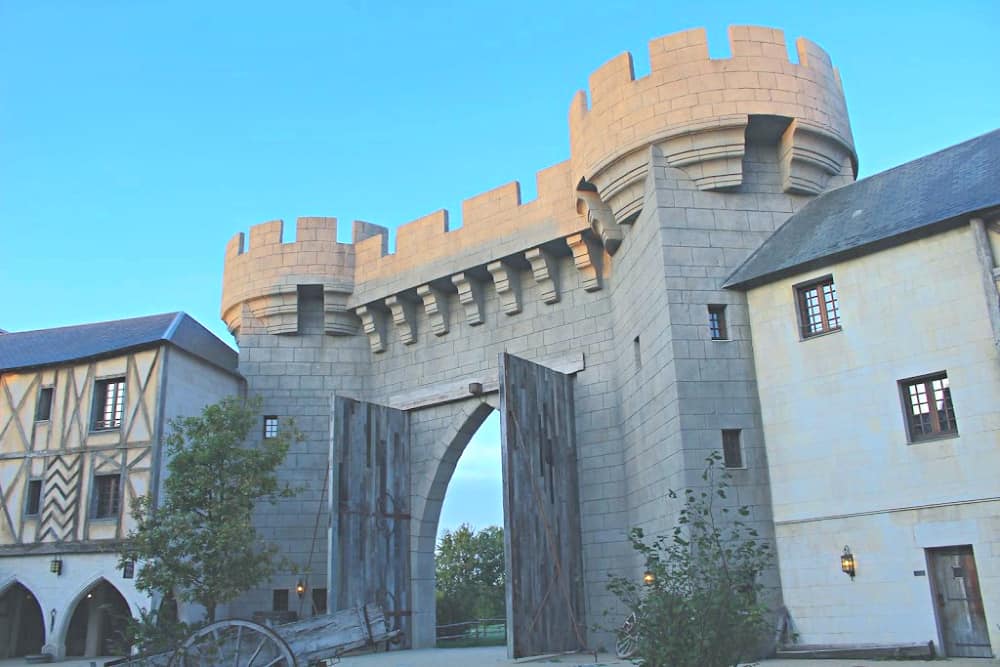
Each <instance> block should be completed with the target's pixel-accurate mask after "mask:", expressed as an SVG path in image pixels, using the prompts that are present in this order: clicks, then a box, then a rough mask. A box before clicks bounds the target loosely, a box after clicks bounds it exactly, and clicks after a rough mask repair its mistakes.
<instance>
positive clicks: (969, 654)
mask: <svg viewBox="0 0 1000 667" xmlns="http://www.w3.org/2000/svg"><path fill="white" fill-rule="evenodd" d="M927 567H928V569H929V570H930V574H931V577H930V580H931V594H932V595H933V596H934V605H935V612H936V613H937V621H938V628H939V629H940V631H941V640H942V641H943V642H944V654H945V655H946V656H949V657H966V658H990V657H993V651H992V649H991V647H990V636H989V629H988V627H987V625H986V613H985V611H984V610H983V596H982V594H981V593H980V590H979V576H978V573H977V572H976V560H975V557H974V556H973V553H972V547H971V546H969V545H964V546H954V547H943V548H939V549H928V550H927Z"/></svg>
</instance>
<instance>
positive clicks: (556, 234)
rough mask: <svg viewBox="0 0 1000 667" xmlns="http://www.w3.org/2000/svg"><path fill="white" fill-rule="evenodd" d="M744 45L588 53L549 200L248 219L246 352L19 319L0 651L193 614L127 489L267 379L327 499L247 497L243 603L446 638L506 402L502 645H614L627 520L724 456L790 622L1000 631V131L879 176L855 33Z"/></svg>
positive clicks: (306, 477) (268, 403)
mask: <svg viewBox="0 0 1000 667" xmlns="http://www.w3.org/2000/svg"><path fill="white" fill-rule="evenodd" d="M729 41H730V52H731V54H732V56H731V57H729V58H723V59H711V58H709V56H708V52H709V51H708V45H707V43H706V37H705V32H704V31H703V30H688V31H685V32H680V33H676V34H673V35H668V36H666V37H662V38H659V39H655V40H653V41H652V42H650V49H649V51H650V53H649V58H650V74H649V75H648V76H646V77H643V78H640V79H636V78H635V76H634V72H633V66H632V57H631V55H630V54H627V53H626V54H622V55H621V56H619V57H617V58H614V59H612V60H610V61H609V62H608V63H606V64H605V65H603V66H602V67H601V68H599V69H598V70H597V71H596V72H594V73H593V75H591V77H590V81H589V90H588V91H587V92H584V91H581V92H579V93H577V95H576V96H575V97H574V98H573V99H572V101H571V103H570V109H569V133H570V134H569V136H570V156H569V159H567V160H566V161H565V162H561V163H559V164H556V165H554V166H551V167H548V168H546V169H543V170H542V171H540V172H538V175H537V192H538V196H537V198H536V199H535V200H534V201H531V202H527V203H522V202H521V197H520V187H519V185H518V184H517V183H516V182H513V183H509V184H506V185H502V186H500V187H498V188H495V189H493V190H490V191H488V192H485V193H483V194H480V195H477V196H474V197H472V198H470V199H468V200H466V201H465V202H464V203H463V205H462V220H463V226H462V227H461V228H459V229H455V230H450V229H449V225H448V213H447V211H443V210H441V211H436V212H433V213H430V214H429V215H426V216H424V217H422V218H419V219H417V220H414V221H413V222H409V223H407V224H404V225H402V226H400V227H399V228H398V229H397V232H396V251H395V252H394V253H388V252H387V248H388V242H387V239H388V230H387V229H386V228H384V227H380V226H378V225H375V224H371V223H368V222H354V223H353V227H352V229H353V241H352V242H351V243H338V242H337V221H336V219H335V218H324V217H307V218H299V220H298V222H297V225H296V229H295V230H294V241H293V240H291V238H292V236H293V234H292V230H290V229H289V230H286V229H284V228H283V227H284V226H283V223H282V222H281V221H271V222H266V223H263V224H259V225H256V226H253V227H251V228H250V233H249V237H245V236H244V234H243V233H239V234H237V235H236V236H234V237H233V238H232V239H231V240H230V241H229V244H228V245H227V247H226V252H225V271H224V278H223V287H222V304H221V306H222V307H221V315H222V319H223V320H224V321H225V322H226V324H227V326H228V328H229V330H230V331H231V332H232V334H233V335H234V337H235V339H236V341H237V343H238V346H239V358H238V373H236V372H235V371H234V369H233V367H232V362H234V360H233V359H232V351H231V350H230V349H229V348H226V347H225V346H224V345H223V344H222V343H221V342H220V341H217V340H215V339H214V338H211V337H210V336H207V332H204V333H203V334H201V333H199V334H198V335H195V333H193V332H195V331H198V332H201V331H202V329H201V328H200V327H198V326H197V325H195V324H194V323H193V322H188V319H189V318H186V316H183V314H170V315H169V317H168V316H165V315H161V316H154V317H152V318H138V319H136V320H123V321H119V322H112V323H102V324H98V325H86V326H83V327H70V328H66V329H53V330H45V331H42V332H20V333H18V332H14V333H7V334H4V335H2V336H0V484H3V488H2V489H0V491H2V493H0V501H2V502H0V505H2V506H3V508H4V512H2V513H0V658H2V657H6V656H8V655H23V654H25V653H30V652H33V651H35V650H38V649H39V648H40V647H44V648H45V650H48V651H51V652H53V653H54V654H57V655H64V654H67V653H69V654H73V655H88V656H90V655H95V654H97V653H98V652H100V650H101V647H102V646H103V645H104V644H105V643H106V640H107V639H108V638H109V637H110V636H111V634H112V629H113V628H112V626H111V625H109V624H108V622H106V620H102V619H105V616H102V615H101V614H102V613H103V612H100V610H101V609H103V608H104V607H105V606H107V605H108V604H111V603H115V604H117V605H118V608H121V609H125V610H126V611H130V612H131V613H133V614H135V613H137V611H138V609H139V608H140V607H142V606H144V605H146V604H148V605H149V606H154V607H159V606H160V605H161V604H163V605H167V606H165V607H164V608H165V609H167V610H170V608H171V607H170V604H171V600H170V599H169V598H167V599H166V600H160V599H158V598H156V597H155V596H154V597H152V598H148V599H147V597H146V596H144V595H139V594H138V592H137V591H136V590H135V588H134V582H133V581H129V579H130V577H131V576H132V575H133V574H134V572H132V573H129V574H126V570H125V568H122V569H121V570H119V569H118V568H117V566H116V564H115V562H116V558H114V556H113V554H114V551H115V548H116V547H117V545H118V541H119V540H120V539H121V537H122V536H123V535H124V533H125V531H127V529H128V527H129V525H130V524H129V522H128V518H127V515H126V513H125V503H123V502H121V501H122V499H123V498H126V497H127V496H126V494H127V495H128V496H131V495H136V494H141V493H143V492H145V491H146V490H149V491H151V492H153V493H156V492H157V491H158V489H159V481H158V480H159V479H160V474H161V469H163V467H164V465H165V462H164V461H163V460H162V455H161V451H160V450H161V447H160V436H161V435H162V431H163V428H164V424H165V423H166V422H167V420H168V419H169V418H170V417H172V416H174V415H177V414H191V413H193V412H196V411H197V410H198V409H199V406H200V405H202V404H204V403H206V402H211V401H213V400H215V398H217V397H218V396H220V395H223V394H229V393H239V392H242V391H244V390H245V391H246V392H247V393H249V394H250V395H259V396H261V397H262V398H263V402H264V403H263V414H262V421H263V423H262V424H261V428H260V429H259V431H258V432H257V433H256V434H255V435H254V438H255V439H262V438H266V437H269V436H273V435H274V433H275V429H280V428H285V424H286V423H287V422H286V421H285V420H286V419H289V418H294V420H295V422H296V424H297V426H298V428H299V429H300V430H301V431H302V432H303V434H304V435H305V439H304V441H302V442H300V443H297V444H295V445H293V446H292V448H291V449H290V451H289V454H288V456H287V459H286V461H285V462H284V464H283V467H282V468H281V470H280V472H279V475H280V477H281V479H282V481H286V482H288V483H290V484H291V485H293V486H294V487H296V488H300V489H301V492H299V493H298V494H297V495H296V496H295V497H293V498H289V499H284V500H282V501H280V502H278V503H277V504H274V505H270V504H264V505H261V506H260V507H258V508H257V509H256V512H255V522H256V525H257V527H258V529H259V531H260V533H261V535H262V537H263V538H264V539H266V540H268V541H270V542H273V543H275V544H277V545H279V547H280V549H281V552H282V555H283V556H285V557H286V558H287V559H288V562H289V567H288V568H287V569H286V570H285V571H282V572H279V573H278V574H276V575H275V576H274V577H273V578H272V579H271V581H269V582H267V583H266V584H265V585H262V586H261V587H260V588H258V589H256V590H253V591H250V592H248V593H247V594H245V595H243V596H242V597H240V598H238V599H237V600H235V601H233V602H231V603H230V604H229V605H228V609H221V610H220V611H219V616H220V617H224V616H232V617H243V618H248V617H251V616H253V615H254V614H257V615H258V618H259V617H260V615H261V614H263V615H264V616H265V617H270V618H271V619H274V620H282V619H287V617H288V616H290V615H298V616H300V617H302V616H310V615H314V614H319V613H323V612H324V611H325V610H327V609H329V608H332V607H345V606H351V605H353V604H355V603H357V602H359V601H366V602H367V601H374V602H378V603H379V604H380V605H381V606H382V607H383V608H384V609H385V611H386V614H387V618H388V619H390V621H391V622H392V624H394V625H396V626H398V627H400V628H401V629H402V630H404V633H405V646H410V647H428V646H433V645H434V644H435V642H436V628H435V626H436V614H435V591H434V583H435V582H434V576H435V567H434V550H435V544H436V537H437V533H438V521H439V518H440V513H441V507H442V504H443V501H444V497H445V492H446V490H447V488H448V484H449V481H450V480H451V477H452V474H453V472H454V470H455V467H456V464H457V462H458V460H459V458H460V457H461V455H462V452H463V451H464V449H465V447H466V445H467V444H468V442H469V440H470V438H471V437H472V436H473V434H474V433H475V432H476V430H477V429H478V428H479V426H480V425H481V424H482V423H483V422H484V421H485V420H486V418H487V417H488V416H489V415H490V414H491V413H492V412H493V411H494V410H499V411H500V413H501V414H500V416H501V419H500V422H501V440H502V450H503V451H502V454H501V458H502V461H503V475H504V521H505V537H506V539H507V540H508V544H507V545H506V566H507V577H508V578H507V581H508V589H507V595H508V600H507V602H508V603H507V622H508V626H507V627H508V642H509V643H508V652H509V654H510V655H511V656H512V657H521V656H524V655H538V654H546V653H557V652H563V651H567V650H575V649H580V648H587V649H599V648H600V649H609V648H611V647H612V646H613V645H614V640H615V637H614V634H613V633H612V632H610V631H608V630H606V629H605V630H600V629H597V628H598V626H600V625H603V626H606V627H612V626H616V625H617V624H618V622H620V620H621V613H622V608H621V606H620V604H619V602H618V601H617V600H616V599H615V598H614V596H612V595H610V594H609V593H608V592H607V587H606V586H607V582H608V575H609V574H620V575H623V576H626V577H634V578H635V579H636V581H639V580H640V578H641V575H642V569H643V564H642V562H641V561H640V560H639V558H638V557H637V556H636V554H635V553H634V551H633V550H632V549H631V548H630V546H629V542H628V539H627V536H628V532H629V530H630V529H631V528H633V527H639V528H642V529H643V530H644V531H645V532H646V534H647V535H656V534H662V533H666V532H668V531H670V530H671V529H672V528H673V526H674V524H675V520H676V518H677V513H678V511H679V509H680V508H679V506H678V503H677V501H676V500H674V499H671V498H670V497H669V496H668V491H669V490H671V489H674V490H682V489H685V488H697V487H700V486H703V485H704V481H703V480H702V477H701V475H702V471H703V469H704V465H705V460H706V457H708V456H710V455H718V454H720V453H721V454H722V457H723V463H724V465H725V467H726V469H727V472H728V473H730V474H731V475H732V484H731V488H730V493H729V495H728V497H727V498H726V499H725V500H721V499H719V500H717V501H716V502H721V503H723V505H727V506H728V507H736V506H746V507H748V508H749V509H750V514H749V517H748V519H747V521H748V523H750V524H751V527H753V528H755V529H756V530H757V531H758V533H759V534H760V536H761V537H762V538H763V539H765V540H767V541H769V542H770V543H772V544H774V545H775V547H776V552H777V562H776V563H775V565H774V567H773V568H771V569H770V570H769V571H767V572H766V573H765V574H764V582H763V583H765V584H766V585H767V590H768V591H770V592H771V594H772V595H773V597H772V598H771V599H770V600H769V601H770V602H772V603H773V606H774V609H775V616H776V618H775V622H776V623H780V624H781V627H784V632H778V633H776V634H775V636H774V643H775V644H778V645H780V646H779V647H783V648H785V649H788V648H789V647H791V648H793V649H798V650H801V649H802V645H807V646H813V647H816V646H821V647H824V650H841V649H846V648H853V649H858V648H859V647H862V648H865V650H869V649H871V647H873V646H876V647H881V648H882V650H884V651H886V652H887V653H888V654H892V653H893V652H899V651H909V652H926V651H927V647H928V646H929V645H933V647H934V651H935V652H936V653H938V654H944V655H947V656H971V657H993V656H994V647H996V646H998V645H1000V624H998V621H1000V494H998V485H997V481H996V471H997V470H998V469H1000V450H998V448H997V443H998V442H1000V419H998V416H997V415H998V412H997V409H996V406H997V405H998V404H1000V291H998V290H1000V265H998V262H997V258H998V257H1000V186H998V184H1000V130H997V131H994V132H992V133H989V134H986V135H983V136H981V137H976V138H973V139H971V140H969V141H966V142H964V143H961V144H958V145H956V146H952V147H950V148H947V149H945V150H942V151H940V152H938V153H934V154H932V155H928V156H925V157H923V158H920V159H918V160H915V161H913V162H910V163H907V164H904V165H901V166H899V167H896V168H894V169H891V170H889V171H886V172H884V173H882V174H877V175H875V176H872V177H869V178H866V179H863V180H860V181H857V182H855V178H856V175H857V154H856V152H855V149H854V141H853V138H852V134H851V126H850V122H849V119H848V114H847V107H846V103H845V100H844V95H843V91H842V88H841V84H840V77H839V75H838V73H837V70H836V69H834V67H833V66H832V64H831V61H830V58H829V57H828V56H827V54H826V53H825V52H824V51H823V50H822V49H820V48H819V47H818V46H816V45H815V44H813V43H812V42H809V41H807V40H805V39H799V40H798V41H797V42H796V51H797V54H798V55H797V62H795V63H793V62H790V60H789V58H788V55H787V54H788V51H787V46H786V43H785V39H784V35H783V34H782V32H781V31H780V30H774V29H770V28H760V27H750V26H736V27H732V28H730V29H729ZM161 320H163V322H161ZM150 321H152V322H153V323H154V324H155V325H156V326H152V325H149V322H150ZM171 322H173V323H174V324H170V323H171ZM182 322H184V323H186V324H185V325H184V326H181V325H180V323H182ZM144 323H145V324H144ZM161 324H162V325H163V326H160V325H161ZM140 325H141V326H140ZM168 325H169V326H168ZM95 327H96V328H95ZM136 327H138V330H139V333H142V332H145V334H143V336H139V337H138V338H136V336H137V335H138V334H135V331H133V330H134V329H136ZM146 329H150V331H146ZM94 331H98V332H105V331H111V332H115V335H114V336H111V335H110V334H108V335H107V336H106V335H104V334H101V335H100V336H94V335H93V332H94ZM87 332H91V333H90V334H88V333H87ZM129 332H132V336H131V337H129V336H127V335H126V334H129ZM0 333H2V332H0ZM95 340H96V341H97V342H95ZM109 341H110V342H109ZM137 341H138V342H141V343H142V345H138V343H137ZM112 343H113V344H112ZM95 345H97V347H94V346H95ZM143 345H145V347H143ZM102 346H103V347H102ZM147 348H148V349H147ZM175 348H176V350H175ZM223 348H224V349H223ZM74 351H75V352H74ZM168 353H169V354H168ZM168 356H169V359H170V362H171V365H170V366H169V369H168V367H167V365H166V360H167V358H168ZM240 376H242V378H241V377H240ZM154 378H155V379H154ZM244 382H245V384H244ZM88 411H89V414H88ZM123 411H124V417H122V414H121V413H122V412H123ZM66 424H69V425H68V426H67V425H66ZM60 425H62V426H60ZM57 426H58V427H59V428H56V427H57ZM251 444H252V443H251ZM68 480H69V481H68ZM122 489H125V490H126V491H124V492H123V491H122ZM140 566H141V564H140ZM90 600H93V602H90ZM92 609H93V610H94V613H93V614H91V613H90V612H91V610H92ZM605 612H608V614H609V615H608V616H605ZM179 613H180V615H181V617H182V618H186V619H192V618H194V617H196V616H198V613H199V610H198V609H194V608H192V607H191V606H190V605H184V604H182V605H180V609H179ZM105 615H106V614H105ZM5 619H7V620H5ZM8 627H9V628H11V629H10V630H7V631H5V628H8ZM792 645H794V646H792ZM810 650H812V649H810Z"/></svg>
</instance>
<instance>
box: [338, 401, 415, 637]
mask: <svg viewBox="0 0 1000 667" xmlns="http://www.w3.org/2000/svg"><path fill="white" fill-rule="evenodd" d="M334 424H335V426H334V432H333V445H332V447H333V457H332V458H333V461H334V467H335V470H336V474H337V482H336V484H335V487H336V490H337V511H336V513H335V514H336V520H335V521H332V522H331V538H330V542H331V552H330V553H331V559H332V560H331V568H330V569H331V576H330V580H331V582H332V583H331V586H332V588H334V589H335V591H336V593H335V594H334V593H331V596H330V597H331V602H332V603H333V605H334V608H338V609H346V608H349V607H357V606H360V605H364V604H365V603H367V602H369V601H375V602H376V603H377V604H378V605H380V606H381V607H382V608H383V609H384V610H385V611H386V617H388V619H389V621H390V625H395V627H398V628H400V629H402V630H403V632H404V633H405V634H406V636H407V637H408V636H409V634H410V633H409V629H410V628H409V615H408V614H409V611H410V580H409V576H410V544H409V536H410V526H409V522H410V515H409V502H410V467H409V418H408V415H407V414H406V413H405V412H402V411H400V410H395V409H393V408H389V407H385V406H381V405H375V404H373V403H366V402H363V401H356V400H353V399H350V398H346V397H341V396H338V397H336V399H335V401H334ZM404 641H408V639H405V640H404Z"/></svg>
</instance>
